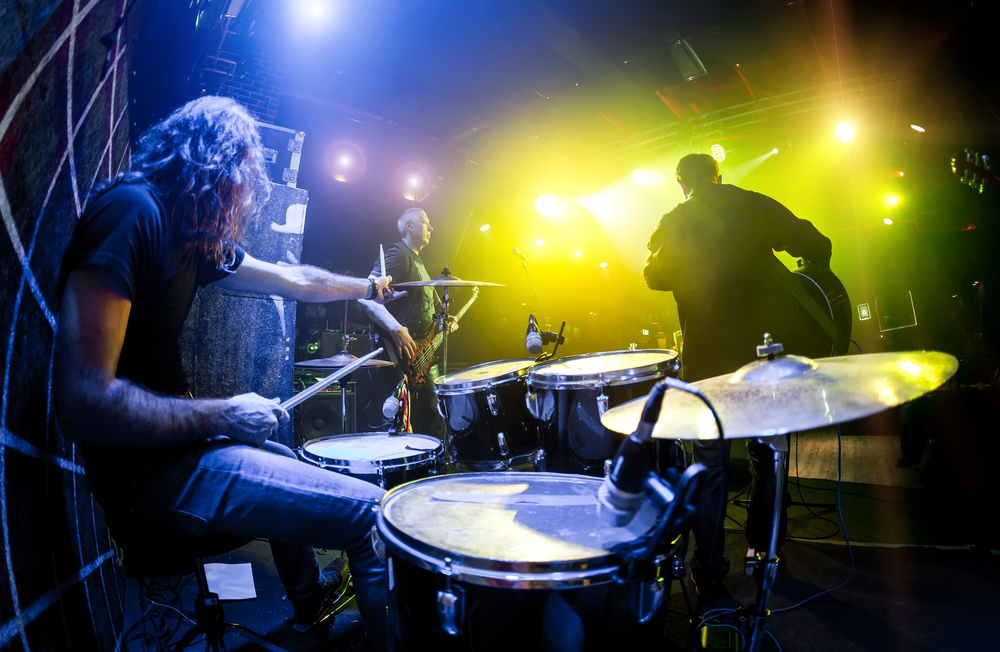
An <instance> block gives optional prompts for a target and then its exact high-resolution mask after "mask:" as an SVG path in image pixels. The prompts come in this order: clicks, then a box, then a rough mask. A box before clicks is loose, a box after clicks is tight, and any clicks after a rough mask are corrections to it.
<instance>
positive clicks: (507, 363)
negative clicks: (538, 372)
mask: <svg viewBox="0 0 1000 652" xmlns="http://www.w3.org/2000/svg"><path fill="white" fill-rule="evenodd" d="M533 364H535V359H534V358H512V359H510V360H497V361H496V362H484V363H483V364H477V365H475V366H472V367H467V368H466V369H462V370H461V371H456V372H454V373H450V374H448V375H447V376H441V377H440V378H438V379H437V380H435V381H434V391H436V392H437V393H438V394H454V393H464V392H467V391H469V390H475V389H480V388H483V387H487V386H489V385H499V384H500V383H506V382H510V381H512V380H516V379H518V378H521V377H522V376H525V375H526V374H527V373H528V368H529V367H530V366H531V365H533Z"/></svg>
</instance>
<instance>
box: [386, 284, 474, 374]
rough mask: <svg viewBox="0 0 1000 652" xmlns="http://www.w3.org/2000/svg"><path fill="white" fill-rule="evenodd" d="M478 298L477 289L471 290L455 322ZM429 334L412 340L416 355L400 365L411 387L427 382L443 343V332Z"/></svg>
mask: <svg viewBox="0 0 1000 652" xmlns="http://www.w3.org/2000/svg"><path fill="white" fill-rule="evenodd" d="M478 297H479V288H478V287H474V288H472V298H470V299H469V301H468V302H467V303H466V304H465V305H464V306H462V309H461V310H459V311H458V313H456V314H455V321H456V322H458V321H459V320H460V319H461V318H462V317H464V316H465V313H466V312H468V311H469V308H471V307H472V304H473V303H475V302H476V299H477V298H478ZM445 328H451V325H450V324H445ZM431 333H433V335H431V334H428V335H427V336H426V337H424V338H423V339H420V340H414V341H415V343H416V345H417V354H416V355H415V356H414V357H413V359H412V360H410V361H409V362H404V363H402V366H403V372H404V373H405V374H406V379H407V382H408V383H409V384H410V385H412V386H417V385H422V384H424V383H425V382H426V381H427V373H428V372H429V371H430V369H431V367H432V366H433V365H434V358H435V357H436V354H437V350H438V349H440V348H441V343H442V342H444V332H443V331H441V332H437V333H434V329H431Z"/></svg>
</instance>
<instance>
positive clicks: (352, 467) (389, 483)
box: [300, 432, 443, 489]
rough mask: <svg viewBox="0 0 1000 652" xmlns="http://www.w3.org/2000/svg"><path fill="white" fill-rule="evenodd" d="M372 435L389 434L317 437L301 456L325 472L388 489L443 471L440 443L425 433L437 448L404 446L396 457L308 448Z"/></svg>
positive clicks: (382, 434)
mask: <svg viewBox="0 0 1000 652" xmlns="http://www.w3.org/2000/svg"><path fill="white" fill-rule="evenodd" d="M373 435H374V436H388V435H389V433H387V432H372V433H358V434H346V435H332V436H330V437H320V438H318V439H314V440H312V441H309V442H307V443H306V445H305V446H303V447H302V451H301V453H300V457H301V458H302V460H303V461H305V462H306V463H308V464H312V465H313V466H318V467H320V468H321V469H326V470H327V471H334V472H336V473H343V474H344V475H349V476H351V477H354V478H357V479H359V480H364V481H365V482H370V483H372V484H375V485H378V486H380V487H382V488H383V489H391V488H393V487H397V486H399V485H401V484H405V483H407V482H412V481H413V480H420V479H422V478H427V477H430V476H433V475H437V474H438V473H440V472H441V471H442V470H443V469H442V468H441V465H442V463H441V456H442V452H443V446H442V445H441V444H440V442H437V440H436V439H434V438H433V437H430V436H428V435H424V436H423V437H424V438H425V439H427V440H428V442H429V443H430V442H435V443H437V448H436V449H434V450H432V451H406V450H405V449H404V450H401V451H400V454H399V455H398V456H396V457H392V458H384V459H379V460H364V459H344V458H337V457H327V456H323V455H319V454H317V453H315V452H313V451H310V450H309V448H310V446H313V447H315V446H316V445H317V444H322V443H325V442H336V441H344V440H349V439H351V438H354V437H360V436H373Z"/></svg>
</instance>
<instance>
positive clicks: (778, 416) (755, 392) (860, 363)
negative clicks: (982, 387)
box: [601, 351, 958, 439]
mask: <svg viewBox="0 0 1000 652" xmlns="http://www.w3.org/2000/svg"><path fill="white" fill-rule="evenodd" d="M957 369H958V360H956V359H955V358H954V356H951V355H948V354H947V353H938V352H935V351H911V352H904V353H872V354H867V355H854V356H844V357H839V358H820V359H817V360H810V359H809V358H803V357H800V356H794V355H789V356H783V357H779V358H775V359H774V360H760V361H757V362H753V363H750V364H748V365H746V366H745V367H743V368H741V369H740V370H739V371H737V372H736V373H734V374H727V375H725V376H718V377H716V378H708V379H706V380H701V381H698V382H696V383H694V384H695V385H696V386H697V387H698V388H699V389H700V390H701V391H702V393H703V394H704V395H705V397H706V398H708V400H709V401H710V402H711V403H712V405H713V406H714V407H715V410H716V412H718V414H719V419H720V420H721V421H722V428H723V431H724V432H725V437H726V439H738V438H744V437H760V436H765V435H780V434H784V433H787V432H795V431H799V430H809V429H812V428H820V427H822V426H827V425H830V424H834V423H843V422H845V421H852V420H854V419H860V418H862V417H866V416H869V415H872V414H875V413H877V412H881V411H882V410H887V409H889V408H891V407H895V406H897V405H902V404H903V403H906V402H907V401H911V400H913V399H915V398H917V397H918V396H921V395H923V394H926V393H927V392H930V391H932V390H934V389H936V388H938V387H939V386H940V385H942V384H943V383H944V382H945V381H947V380H948V379H949V378H951V376H952V375H953V374H954V373H955V371H956V370H957ZM645 402H646V399H645V398H639V399H635V400H633V401H629V402H628V403H624V404H622V405H619V406H617V407H615V408H612V409H611V410H608V411H607V412H606V413H605V414H604V416H603V417H601V423H603V424H604V427H605V428H608V429H609V430H613V431H615V432H620V433H631V432H632V431H634V430H635V428H636V426H637V425H638V424H639V416H640V414H641V413H642V407H643V405H644V404H645ZM653 437H655V438H657V439H715V438H717V437H718V432H717V431H716V428H715V421H714V420H713V418H712V414H711V412H709V410H708V408H706V407H705V404H704V403H702V402H701V401H700V400H699V399H698V398H697V397H695V396H692V395H691V394H688V393H687V392H682V391H679V390H674V389H669V390H667V393H666V395H664V397H663V408H662V409H661V411H660V418H659V420H658V421H657V423H656V427H655V428H654V429H653Z"/></svg>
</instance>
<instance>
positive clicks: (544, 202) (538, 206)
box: [535, 195, 565, 217]
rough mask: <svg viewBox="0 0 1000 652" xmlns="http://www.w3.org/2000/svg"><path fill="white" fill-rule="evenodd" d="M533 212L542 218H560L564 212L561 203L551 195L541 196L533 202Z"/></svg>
mask: <svg viewBox="0 0 1000 652" xmlns="http://www.w3.org/2000/svg"><path fill="white" fill-rule="evenodd" d="M535 210H536V211H538V214H539V215H541V216H543V217H561V216H562V215H563V213H564V212H565V210H564V209H563V205H562V202H560V201H559V200H558V199H556V198H555V197H553V196H552V195H541V196H539V197H538V199H536V200H535Z"/></svg>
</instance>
